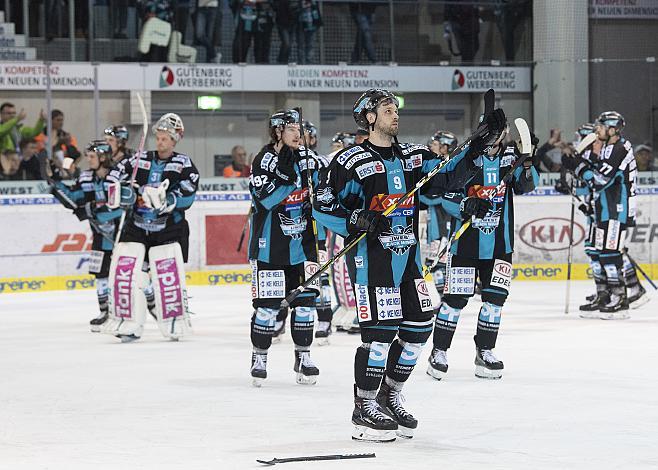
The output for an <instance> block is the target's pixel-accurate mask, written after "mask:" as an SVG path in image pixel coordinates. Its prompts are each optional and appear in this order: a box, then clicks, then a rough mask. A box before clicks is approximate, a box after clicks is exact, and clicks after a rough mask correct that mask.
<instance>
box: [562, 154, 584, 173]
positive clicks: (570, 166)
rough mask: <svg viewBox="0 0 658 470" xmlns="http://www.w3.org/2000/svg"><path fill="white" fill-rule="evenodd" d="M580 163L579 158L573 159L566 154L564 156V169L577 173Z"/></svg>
mask: <svg viewBox="0 0 658 470" xmlns="http://www.w3.org/2000/svg"><path fill="white" fill-rule="evenodd" d="M580 162H581V158H579V157H572V156H570V155H567V154H566V153H563V154H562V168H564V169H565V170H569V171H575V170H576V168H577V167H578V164H579V163H580Z"/></svg>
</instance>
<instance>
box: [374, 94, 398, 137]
mask: <svg viewBox="0 0 658 470" xmlns="http://www.w3.org/2000/svg"><path fill="white" fill-rule="evenodd" d="M398 121H399V114H398V107H397V106H396V105H395V103H392V102H388V103H383V104H382V105H380V106H379V107H378V108H377V121H376V122H375V130H376V131H379V132H380V133H382V134H384V135H386V136H388V137H395V136H397V135H398Z"/></svg>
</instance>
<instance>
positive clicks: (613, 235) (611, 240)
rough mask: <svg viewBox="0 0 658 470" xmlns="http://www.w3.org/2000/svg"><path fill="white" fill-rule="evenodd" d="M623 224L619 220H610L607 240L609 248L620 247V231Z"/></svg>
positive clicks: (606, 244)
mask: <svg viewBox="0 0 658 470" xmlns="http://www.w3.org/2000/svg"><path fill="white" fill-rule="evenodd" d="M620 229H621V224H620V223H619V221H618V220H610V221H608V237H607V239H606V241H605V247H606V249H607V250H616V249H617V248H618V247H619V232H620Z"/></svg>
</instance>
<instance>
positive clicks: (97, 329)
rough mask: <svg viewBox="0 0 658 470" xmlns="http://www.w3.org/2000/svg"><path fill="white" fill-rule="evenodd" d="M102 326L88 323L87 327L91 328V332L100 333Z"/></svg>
mask: <svg viewBox="0 0 658 470" xmlns="http://www.w3.org/2000/svg"><path fill="white" fill-rule="evenodd" d="M102 326H103V325H89V329H90V330H91V332H92V333H100V332H101V327H102Z"/></svg>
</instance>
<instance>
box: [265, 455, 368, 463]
mask: <svg viewBox="0 0 658 470" xmlns="http://www.w3.org/2000/svg"><path fill="white" fill-rule="evenodd" d="M375 457H376V455H375V454H374V453H371V454H334V455H311V456H308V457H288V458H284V459H278V458H276V457H275V458H273V459H272V460H260V459H256V462H258V463H262V464H264V465H276V464H278V463H288V462H311V461H318V460H348V459H374V458H375Z"/></svg>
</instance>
